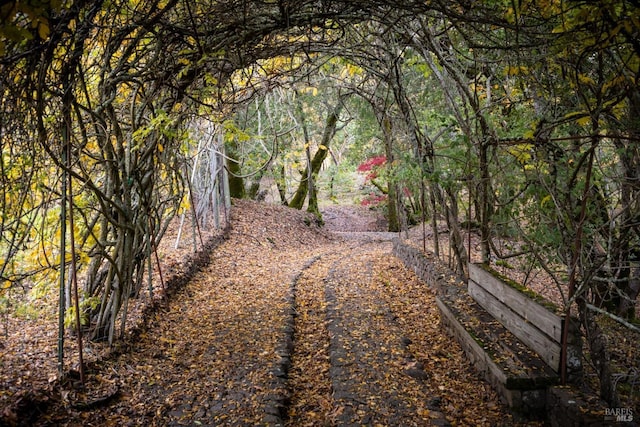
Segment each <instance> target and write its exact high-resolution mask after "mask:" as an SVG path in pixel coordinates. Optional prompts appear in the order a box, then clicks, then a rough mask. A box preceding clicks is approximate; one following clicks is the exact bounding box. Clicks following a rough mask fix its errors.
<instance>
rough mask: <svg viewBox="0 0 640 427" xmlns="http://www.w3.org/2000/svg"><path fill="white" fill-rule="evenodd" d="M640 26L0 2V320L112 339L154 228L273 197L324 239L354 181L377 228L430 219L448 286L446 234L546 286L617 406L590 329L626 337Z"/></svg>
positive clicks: (503, 9)
mask: <svg viewBox="0 0 640 427" xmlns="http://www.w3.org/2000/svg"><path fill="white" fill-rule="evenodd" d="M638 16H640V4H639V3H638V2H637V1H623V0H601V1H597V2H591V1H589V2H586V1H560V0H549V1H542V0H540V1H527V0H524V1H502V0H495V1H486V2H467V1H458V2H449V1H446V2H445V1H442V2H441V1H412V0H406V1H402V0H399V1H395V2H379V1H357V0H344V1H338V0H335V1H331V0H320V1H295V2H294V1H286V0H280V1H271V0H262V1H258V0H255V1H254V0H238V1H224V2H223V1H179V0H165V1H155V0H154V1H152V0H149V1H147V0H139V1H135V0H123V1H121V0H112V1H106V0H103V1H83V0H79V1H71V0H69V1H63V0H50V1H46V0H26V1H21V2H4V3H3V4H2V6H0V93H1V98H0V102H1V105H0V114H1V119H0V144H1V148H2V159H1V161H0V180H1V181H2V182H1V186H0V187H1V189H0V191H1V193H2V194H1V197H0V212H1V215H0V227H1V228H0V230H1V240H0V279H1V281H0V287H1V289H0V310H2V311H4V312H7V311H9V310H16V304H14V303H13V301H14V299H15V298H17V296H18V295H22V294H24V293H27V292H28V293H29V295H31V296H32V299H31V300H30V301H37V299H38V298H39V297H45V296H46V295H50V294H51V290H52V289H57V292H58V295H59V301H60V303H59V308H60V312H59V319H60V324H59V340H60V342H62V340H63V339H64V336H65V329H66V328H68V327H74V328H76V329H77V328H78V326H77V325H79V324H82V329H83V330H84V336H85V338H88V339H91V340H107V341H108V342H109V343H114V342H115V341H117V340H118V337H119V335H122V334H123V333H124V331H125V329H126V319H127V316H126V313H127V307H128V303H129V300H130V299H131V298H135V297H136V296H137V295H139V294H140V293H141V292H153V286H152V285H153V283H152V280H151V273H150V272H151V271H152V269H153V268H154V265H155V263H156V262H157V259H156V257H157V254H156V248H157V247H158V245H159V243H160V240H161V239H162V237H163V235H164V233H165V231H166V229H167V227H168V224H169V222H170V221H171V220H172V219H173V218H175V217H176V216H179V215H183V214H184V213H185V212H187V211H188V212H190V213H191V215H193V216H194V217H196V218H197V219H198V221H196V223H197V225H198V226H199V227H201V228H208V227H215V226H217V225H218V222H219V221H220V217H221V215H223V214H224V209H223V208H224V207H225V206H228V203H229V197H238V198H241V197H250V198H262V197H269V198H272V199H275V200H277V201H279V202H281V203H284V204H287V205H289V206H292V207H296V208H299V209H305V208H306V209H308V210H309V211H310V212H313V213H315V214H316V216H317V218H318V221H320V222H321V221H322V218H321V214H320V210H319V208H318V203H319V199H322V198H324V199H330V198H331V197H332V195H333V193H332V190H333V188H334V186H336V185H340V184H341V182H342V181H345V180H347V181H349V180H351V179H352V178H350V177H351V176H352V174H351V173H352V172H354V171H355V170H356V169H358V170H359V171H360V172H362V173H363V176H364V182H361V183H359V184H358V185H362V186H363V188H364V189H365V193H364V194H363V196H362V200H361V202H362V203H364V204H367V205H370V206H373V207H377V208H379V209H384V210H385V211H386V215H387V219H388V221H389V230H390V231H398V230H400V229H403V228H406V227H408V226H410V225H413V224H417V223H420V222H425V223H426V224H431V226H432V227H433V231H434V233H435V234H437V232H438V230H437V227H438V225H437V220H438V219H443V220H444V221H446V224H447V227H448V229H449V231H450V236H451V238H450V245H451V251H452V254H453V259H454V260H455V262H454V267H455V268H456V269H457V270H458V272H459V273H461V274H464V272H465V269H466V262H467V259H468V256H469V255H468V251H469V247H468V244H467V243H466V242H465V241H464V239H463V238H462V231H463V230H476V231H477V233H478V235H479V236H480V248H481V254H482V260H483V261H485V262H489V261H490V260H493V261H494V262H496V260H499V262H501V263H503V264H504V265H508V263H509V261H510V260H511V259H512V258H514V257H516V256H517V257H520V258H522V257H525V259H526V260H527V262H528V265H529V268H531V269H533V268H540V269H543V270H545V271H546V273H547V274H548V276H549V277H550V278H551V279H552V285H551V286H554V287H555V288H556V290H557V291H558V292H559V293H560V295H561V299H562V303H563V307H562V310H563V311H564V313H565V314H566V315H577V316H579V317H580V319H581V321H582V325H583V331H584V334H585V337H586V340H587V343H588V345H589V346H590V350H591V351H590V353H591V357H592V363H593V365H594V366H595V368H596V370H597V372H598V374H599V379H600V386H601V393H602V396H603V397H604V398H605V399H606V400H607V401H608V402H609V403H610V405H611V406H612V407H616V406H617V395H616V387H615V384H614V379H613V377H612V375H611V372H610V370H609V363H608V355H607V354H606V349H605V347H604V346H603V341H604V340H605V337H604V336H603V334H602V331H601V329H600V327H599V325H598V323H597V322H595V320H594V318H595V315H596V314H598V315H603V314H604V315H605V316H608V317H609V318H611V319H613V320H614V321H616V322H618V323H620V324H622V325H624V326H625V327H627V328H629V329H634V330H637V328H638V326H637V323H634V322H635V313H636V301H637V297H638V293H639V292H640V249H639V248H640V246H639V242H640V87H639V84H638V83H639V82H638V79H639V76H640V75H639V72H640V18H638ZM320 178H322V179H320ZM349 182H351V181H349ZM196 233H197V230H196ZM498 241H499V242H504V241H509V242H511V243H510V244H508V245H505V244H503V243H501V244H500V245H498V244H496V242H498ZM436 242H437V239H436ZM440 250H442V249H441V248H439V247H438V245H436V247H435V251H436V253H437V252H439V251H440ZM33 304H34V305H37V302H33ZM21 307H22V306H21ZM22 309H24V307H22ZM61 348H62V346H61ZM58 357H59V364H60V366H61V367H62V366H63V354H62V353H60V354H59V356H58ZM633 375H635V377H633ZM630 378H634V379H633V380H630V384H632V386H636V387H637V384H638V372H635V373H630Z"/></svg>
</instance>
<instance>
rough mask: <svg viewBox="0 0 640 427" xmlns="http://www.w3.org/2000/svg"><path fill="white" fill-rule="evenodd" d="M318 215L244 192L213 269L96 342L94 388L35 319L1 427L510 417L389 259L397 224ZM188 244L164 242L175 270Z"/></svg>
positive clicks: (6, 369) (359, 211)
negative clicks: (178, 246) (176, 246)
mask: <svg viewBox="0 0 640 427" xmlns="http://www.w3.org/2000/svg"><path fill="white" fill-rule="evenodd" d="M323 212H324V219H325V221H326V225H325V227H324V228H319V227H318V226H317V225H316V224H315V222H314V221H313V219H312V218H311V217H310V216H308V215H307V214H305V213H303V212H299V211H295V210H291V209H288V208H285V207H282V206H276V205H268V204H261V203H256V202H248V201H234V206H233V208H232V210H231V228H230V231H229V232H228V235H226V236H225V238H224V241H222V243H221V244H220V245H219V246H218V247H217V248H216V249H215V250H213V251H211V252H210V254H209V256H210V259H209V260H208V263H207V264H206V266H204V267H203V268H202V270H201V271H199V272H198V273H196V274H195V276H194V277H192V278H191V279H190V280H188V281H186V280H185V281H184V283H181V284H180V286H178V287H177V288H176V290H175V292H174V293H171V295H170V297H168V298H165V299H163V300H162V302H161V303H159V304H157V305H156V310H155V311H153V312H147V313H148V316H147V318H146V320H143V321H142V326H139V327H137V329H136V331H137V332H136V333H135V334H131V335H129V336H128V338H126V339H125V340H124V342H123V344H121V345H119V346H118V347H117V348H115V349H110V350H106V349H105V348H104V347H103V346H101V345H99V344H94V343H85V348H86V353H88V358H89V362H88V369H87V375H86V381H85V385H84V387H80V386H79V384H78V381H77V378H74V377H73V376H70V377H69V381H67V382H65V383H63V384H60V383H59V382H58V381H57V380H56V369H55V352H54V350H53V349H54V348H55V345H54V344H55V338H54V337H55V326H51V325H49V326H48V328H49V329H45V328H42V329H40V330H38V329H36V326H35V325H36V324H42V323H43V321H42V319H40V320H38V319H31V320H29V322H30V323H29V322H26V321H25V322H26V323H28V325H26V326H25V325H23V330H28V331H29V332H30V333H29V334H27V335H29V336H30V339H29V341H28V342H26V341H25V338H24V335H25V334H24V333H23V334H22V335H23V337H22V338H21V337H20V334H19V333H16V334H12V335H9V334H7V336H6V337H5V339H4V340H3V343H4V344H3V347H4V348H0V352H1V353H2V359H0V360H1V361H2V363H1V365H0V385H1V386H2V387H1V388H0V393H2V394H1V395H0V405H4V409H3V410H2V411H1V412H0V425H3V424H7V425H34V426H49V425H59V426H138V425H149V426H179V425H229V426H252V425H279V424H280V425H282V424H284V425H290V426H339V425H370V426H378V425H379V426H383V425H402V426H412V425H415V426H429V425H447V424H451V425H474V426H483V425H485V426H499V425H505V426H508V425H514V424H515V421H514V420H513V419H512V417H511V415H510V413H509V411H508V409H507V408H506V407H504V406H503V405H502V404H501V403H500V401H499V398H498V396H497V395H496V393H495V392H494V391H493V390H492V389H491V387H490V386H489V385H488V384H487V383H486V382H485V381H483V380H482V379H481V378H480V377H479V376H478V375H477V374H476V372H475V370H474V369H473V368H472V366H471V365H470V364H469V363H468V361H467V360H466V358H465V356H464V354H463V352H462V350H461V349H460V347H459V346H458V345H457V343H456V342H455V341H453V340H451V338H450V337H449V336H447V335H446V333H445V332H444V331H443V330H442V328H441V326H440V318H439V313H438V310H437V308H436V305H435V301H434V298H435V295H434V293H433V291H432V290H431V289H430V288H429V287H428V286H427V285H426V284H424V283H422V282H421V281H419V280H418V279H417V278H416V277H415V275H414V274H413V273H412V272H410V271H409V270H407V269H405V268H404V266H403V265H402V263H401V262H400V261H399V260H397V259H396V258H395V257H394V256H392V254H391V249H392V244H391V238H392V237H394V236H396V235H397V234H394V233H385V232H381V231H380V230H384V226H385V224H384V220H383V219H382V218H381V217H380V216H378V215H376V214H375V213H374V212H372V211H370V210H368V209H365V208H360V207H355V206H347V207H327V208H325V209H324V210H323ZM210 234H211V233H210ZM209 237H211V236H209ZM213 237H215V234H214V235H213ZM188 253H189V251H188V250H187V251H183V252H179V251H178V252H176V251H172V250H171V249H170V248H167V249H166V253H164V254H163V259H164V260H165V264H166V265H168V267H167V268H165V270H167V272H166V273H165V274H167V273H168V272H171V271H174V270H180V269H181V268H182V267H181V265H182V264H181V262H182V261H181V260H180V259H178V258H180V257H186V256H187V254H188ZM177 254H180V255H177ZM149 313H150V314H149ZM140 316H141V315H138V317H140ZM132 317H136V316H132ZM11 321H12V322H14V323H10V324H9V323H7V324H9V327H10V328H12V330H13V329H14V328H16V329H19V328H20V325H19V324H18V323H15V322H17V320H15V319H13V320H11ZM7 322H9V321H7ZM24 328H27V329H24ZM52 328H53V329H52ZM36 334H43V335H42V336H41V337H36V336H33V335H36ZM21 339H22V341H20V340H21ZM69 341H70V340H69ZM68 345H69V346H70V347H71V348H70V349H69V352H68V353H69V358H71V359H72V358H73V355H74V352H73V348H72V345H73V341H71V342H70V343H69V344H68ZM16 346H18V347H16ZM18 352H20V353H21V355H20V357H18V356H15V355H14V356H10V354H15V353H18ZM12 357H13V358H12ZM52 361H53V362H52ZM25 371H28V374H27V373H25Z"/></svg>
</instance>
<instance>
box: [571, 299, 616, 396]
mask: <svg viewBox="0 0 640 427" xmlns="http://www.w3.org/2000/svg"><path fill="white" fill-rule="evenodd" d="M578 308H579V310H580V319H581V321H582V326H583V327H584V328H585V333H586V338H587V345H588V346H589V352H590V354H591V362H592V363H593V365H594V367H595V368H596V373H597V374H598V379H599V380H600V397H601V398H602V399H603V400H604V401H606V402H607V403H608V404H609V407H610V408H618V407H620V401H619V399H618V394H617V392H616V388H615V385H614V383H613V378H612V376H611V360H610V357H609V352H608V350H607V338H606V336H605V334H604V333H603V331H602V329H600V326H599V325H598V323H597V322H596V320H595V316H594V315H593V313H592V312H591V311H590V310H589V308H588V307H587V304H586V301H585V299H584V298H583V297H580V298H578Z"/></svg>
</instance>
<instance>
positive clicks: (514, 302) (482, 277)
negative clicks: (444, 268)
mask: <svg viewBox="0 0 640 427" xmlns="http://www.w3.org/2000/svg"><path fill="white" fill-rule="evenodd" d="M469 279H470V280H472V281H473V282H475V283H476V284H478V285H480V286H481V287H482V288H484V289H485V290H486V291H487V292H489V293H490V294H491V295H493V296H494V297H495V298H496V299H498V300H499V301H500V302H502V303H503V304H505V305H507V306H509V307H510V308H511V309H512V310H513V311H514V312H516V313H518V314H519V315H520V316H521V317H523V318H524V319H525V320H527V321H529V322H531V323H533V324H534V325H536V327H538V329H540V330H541V331H542V332H544V333H545V334H547V335H548V336H549V337H551V338H552V339H553V340H555V342H556V343H560V342H561V341H562V318H561V317H560V316H558V315H557V314H555V313H553V312H552V311H550V310H549V309H548V308H546V307H544V306H543V305H540V304H538V303H537V302H535V301H534V300H533V299H531V298H529V297H528V296H527V295H525V294H523V293H522V292H520V291H518V290H517V289H514V288H513V287H511V286H509V285H507V284H506V283H504V282H503V281H502V280H500V279H499V278H497V277H495V276H493V275H492V274H491V273H490V272H488V271H486V270H485V269H484V268H483V267H481V266H478V265H475V264H469Z"/></svg>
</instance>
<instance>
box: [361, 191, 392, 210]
mask: <svg viewBox="0 0 640 427" xmlns="http://www.w3.org/2000/svg"><path fill="white" fill-rule="evenodd" d="M386 202H387V195H386V194H383V195H378V194H374V193H371V194H369V196H367V198H366V199H363V200H362V202H360V204H361V205H362V206H374V207H375V206H378V205H381V204H383V203H386Z"/></svg>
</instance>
